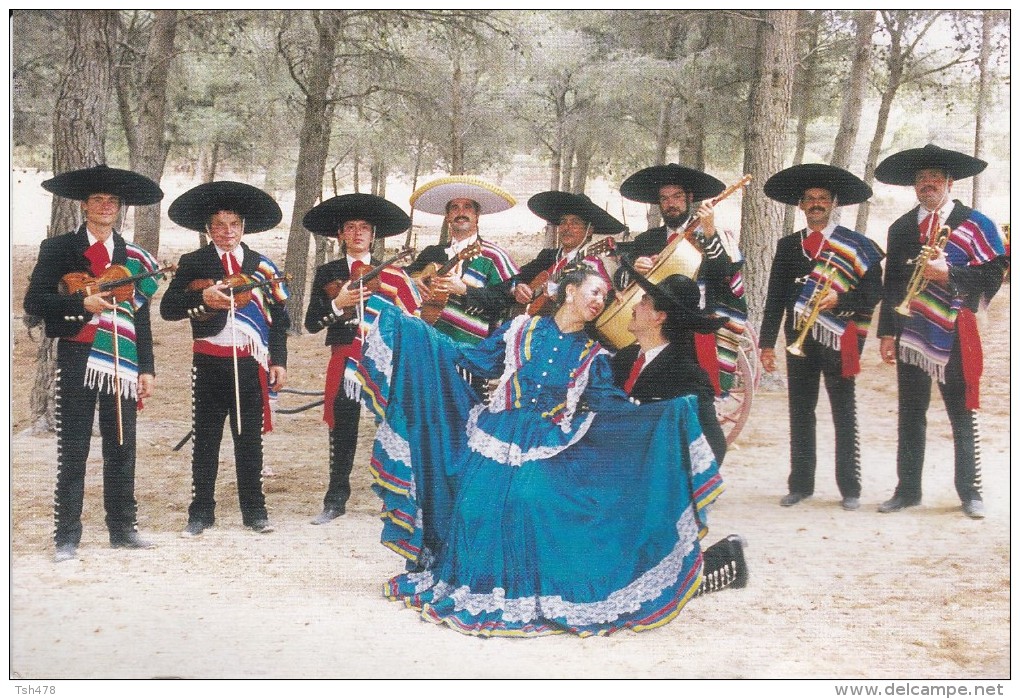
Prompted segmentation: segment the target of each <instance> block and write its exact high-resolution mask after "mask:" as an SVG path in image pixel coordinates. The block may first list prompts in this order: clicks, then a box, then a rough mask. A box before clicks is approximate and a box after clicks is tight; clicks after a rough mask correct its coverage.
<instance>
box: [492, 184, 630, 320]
mask: <svg viewBox="0 0 1020 699" xmlns="http://www.w3.org/2000/svg"><path fill="white" fill-rule="evenodd" d="M528 208H529V209H531V211H532V213H534V214H535V215H536V216H538V217H539V218H541V219H543V220H545V221H546V222H548V223H551V224H553V225H554V226H556V236H557V238H558V240H559V246H558V247H555V248H543V249H542V250H541V251H539V253H538V255H537V256H535V259H533V260H532V261H531V262H528V263H527V264H525V265H522V266H521V269H520V271H519V272H518V273H517V274H515V275H514V277H513V278H512V279H510V280H509V281H508V282H506V283H504V284H503V285H501V287H500V288H501V289H502V290H504V291H505V292H507V293H509V294H511V295H512V296H513V298H514V300H515V301H516V302H517V303H519V304H521V305H523V306H525V307H527V308H529V309H531V310H532V311H537V310H538V308H542V307H545V306H546V305H547V304H546V303H544V301H549V300H551V299H553V298H555V296H556V280H557V279H558V278H559V277H560V276H561V275H562V274H563V270H565V269H568V268H569V267H573V266H575V265H577V264H582V263H583V264H586V265H588V266H589V267H592V268H593V269H595V270H596V271H597V272H598V273H599V274H601V275H602V278H603V279H605V280H606V284H609V286H610V288H612V279H611V277H610V275H609V272H608V271H607V270H606V266H605V264H604V263H603V261H602V259H601V258H600V257H599V254H598V253H597V252H596V253H595V254H592V251H591V250H589V247H590V246H589V243H590V242H591V238H592V235H593V234H595V235H612V234H615V233H619V232H620V231H622V230H623V229H624V228H626V226H624V225H623V224H622V223H620V222H619V221H617V220H616V219H615V218H613V217H612V216H610V215H609V214H608V213H606V211H605V210H604V209H603V208H602V207H600V206H598V205H596V204H595V203H594V202H593V201H592V200H591V199H589V198H588V197H586V196H585V195H583V194H571V193H569V192H557V191H549V192H540V193H538V194H536V195H535V196H533V197H531V198H530V199H528ZM597 246H598V244H596V247H597ZM607 251H608V250H607ZM536 280H537V282H536ZM548 305H552V304H548Z"/></svg>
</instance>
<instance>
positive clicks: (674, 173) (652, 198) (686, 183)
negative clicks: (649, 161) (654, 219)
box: [620, 163, 726, 204]
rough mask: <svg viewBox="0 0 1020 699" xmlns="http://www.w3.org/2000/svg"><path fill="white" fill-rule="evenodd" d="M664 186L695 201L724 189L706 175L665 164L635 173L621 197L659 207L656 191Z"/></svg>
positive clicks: (721, 184) (718, 181)
mask: <svg viewBox="0 0 1020 699" xmlns="http://www.w3.org/2000/svg"><path fill="white" fill-rule="evenodd" d="M667 184H674V185H677V186H678V187H682V188H683V190H684V191H685V192H687V193H688V194H691V195H693V197H694V201H704V200H706V199H711V198H712V197H714V196H716V195H717V194H719V193H720V192H722V191H723V190H724V189H726V185H725V184H723V183H722V182H721V181H720V180H717V179H716V178H714V177H712V176H711V175H709V174H708V173H706V172H702V171H701V170H695V169H694V168H689V167H684V166H683V165H678V164H676V163H667V164H666V165H654V166H652V167H646V168H645V169H644V170H638V171H637V172H635V173H634V174H633V175H631V176H630V177H628V178H627V179H626V180H624V181H623V184H621V185H620V194H621V195H623V196H625V197H626V198H627V199H630V200H631V201H640V202H644V203H645V204H658V203H659V189H660V188H661V187H663V186H664V185H667Z"/></svg>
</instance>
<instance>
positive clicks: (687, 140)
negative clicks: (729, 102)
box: [662, 100, 705, 170]
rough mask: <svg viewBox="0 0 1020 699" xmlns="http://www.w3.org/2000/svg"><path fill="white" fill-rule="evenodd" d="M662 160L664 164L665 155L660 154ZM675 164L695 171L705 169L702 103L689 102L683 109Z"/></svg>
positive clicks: (703, 107) (703, 108)
mask: <svg viewBox="0 0 1020 699" xmlns="http://www.w3.org/2000/svg"><path fill="white" fill-rule="evenodd" d="M670 101H671V102H672V100H670ZM662 158H663V162H665V161H666V154H665V153H663V154H662ZM677 162H679V163H680V164H682V165H686V166H687V167H692V168H694V169H695V170H704V169H705V103H704V102H701V101H698V102H691V103H690V104H688V105H686V108H685V109H684V113H683V132H682V134H681V136H680V137H679V139H678V140H677Z"/></svg>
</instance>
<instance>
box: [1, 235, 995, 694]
mask: <svg viewBox="0 0 1020 699" xmlns="http://www.w3.org/2000/svg"><path fill="white" fill-rule="evenodd" d="M250 242H251V243H252V244H253V245H255V246H256V247H262V246H263V243H262V241H256V240H252V241H250ZM186 244H191V243H190V242H186ZM267 244H268V243H267ZM185 249H186V248H185ZM163 252H164V253H166V250H164V251H163ZM266 252H269V253H270V254H274V251H273V250H272V249H267V250H266ZM35 254H36V246H35V245H34V244H33V245H15V246H13V248H12V256H13V273H14V274H13V280H14V282H13V287H14V288H13V295H14V298H13V303H12V309H13V313H14V316H15V319H14V321H13V328H12V329H13V378H12V400H11V406H12V444H11V462H12V471H11V472H12V476H11V486H12V490H11V523H12V534H11V539H12V548H11V574H10V585H11V589H10V604H11V608H10V624H11V625H10V663H11V677H12V678H15V679H33V678H34V679H41V678H49V679H58V678H152V677H184V678H524V677H529V678H818V679H825V678H858V679H865V678H871V679H879V678H912V677H926V678H944V679H961V678H970V679H984V678H1005V677H1009V676H1010V664H1009V660H1010V636H1009V634H1010V607H1009V597H1010V573H1009V560H1010V548H1009V544H1010V538H1009V518H1010V494H1009V491H1010V478H1009V430H1008V424H1009V381H1008V377H1009V333H1008V327H1009V306H1010V303H1009V287H1008V286H1007V287H1004V290H1003V292H1002V293H1000V294H999V296H998V298H996V299H995V301H994V303H993V304H992V305H991V307H990V309H989V311H988V312H987V314H985V315H984V316H983V317H982V324H983V329H984V339H985V380H984V391H983V396H982V398H983V406H984V411H983V413H982V415H981V428H982V440H983V441H982V451H981V455H982V462H983V472H982V473H983V482H984V490H985V497H986V502H987V505H988V513H989V514H988V518H987V519H985V520H983V521H974V520H970V519H967V518H965V517H964V516H963V515H962V514H961V512H960V508H959V502H958V501H957V498H956V495H955V492H954V490H953V483H952V481H953V468H952V445H951V441H950V439H949V438H948V434H949V427H948V422H947V421H946V418H945V412H944V410H943V408H942V405H941V401H940V400H939V399H938V398H936V399H935V401H934V404H933V407H932V409H931V411H930V413H929V435H930V439H929V444H928V451H927V455H926V456H927V469H926V473H925V499H924V504H923V506H921V507H918V508H915V509H912V510H908V511H906V512H903V513H899V514H892V515H882V514H878V513H877V512H876V511H875V507H876V506H877V504H878V503H879V502H881V501H883V500H885V499H886V498H887V497H889V496H890V494H891V493H892V490H893V488H894V486H895V446H896V444H895V442H896V429H895V421H896V409H895V406H896V394H895V379H894V373H893V369H892V368H889V367H884V366H882V365H880V363H879V361H878V358H877V352H876V351H875V350H876V346H877V343H875V342H874V339H872V340H871V341H870V344H869V346H868V348H867V351H866V356H865V357H864V359H863V374H862V376H861V378H860V379H859V388H858V410H859V416H860V422H861V425H862V445H861V447H862V456H863V469H862V470H863V481H864V494H863V498H862V502H863V506H862V508H861V509H860V510H859V511H857V512H844V511H843V510H841V509H840V507H839V504H838V493H837V490H836V486H835V482H834V477H833V474H832V466H831V464H832V426H831V422H830V420H829V417H828V408H827V404H826V403H825V399H824V398H823V399H822V405H821V407H820V409H819V423H820V428H819V432H820V436H819V443H820V445H821V446H820V464H821V466H820V468H819V478H818V489H817V492H816V495H815V497H814V498H813V499H811V500H809V501H807V502H805V503H803V504H801V505H799V506H797V507H794V508H790V509H784V508H780V507H779V506H778V500H779V498H780V497H781V496H782V495H783V494H784V493H785V492H786V486H785V484H786V475H787V469H788V458H789V452H788V447H787V422H786V420H787V417H786V397H785V395H784V394H783V393H782V392H778V391H777V392H771V393H759V394H758V395H757V396H756V397H755V399H754V404H753V411H752V415H751V418H750V421H749V424H748V425H747V427H746V428H745V430H744V433H743V434H742V435H741V437H740V440H739V442H738V444H737V446H736V447H735V448H733V449H732V450H731V452H730V454H729V455H728V458H727V461H726V464H725V467H724V469H723V474H724V477H725V479H726V483H727V490H726V492H725V493H724V495H723V496H722V498H721V499H720V500H719V501H718V502H717V504H716V506H715V507H714V510H713V512H712V513H711V516H710V526H711V532H710V533H709V535H708V537H707V541H708V542H713V541H715V540H717V539H718V538H720V537H722V536H725V535H726V534H729V533H732V532H739V533H741V534H743V535H744V536H745V538H746V539H747V540H748V542H749V548H748V549H747V560H748V565H749V568H750V573H751V582H750V585H749V586H748V587H747V588H746V589H744V590H739V591H725V592H723V593H720V594H716V595H710V596H707V597H704V598H700V599H697V600H694V601H693V602H692V603H691V604H689V605H688V607H687V608H686V609H685V610H684V612H683V613H682V614H681V615H680V616H679V617H678V618H677V619H676V620H674V621H673V622H672V623H670V624H668V625H666V626H665V627H662V628H660V629H656V630H653V631H650V632H646V633H640V634H635V633H631V632H621V633H619V634H616V635H615V636H612V637H609V638H591V639H578V638H575V637H569V636H559V637H549V638H543V639H531V640H520V639H514V640H509V639H491V640H481V639H476V638H471V637H465V636H461V635H460V634H457V633H455V632H453V631H451V630H449V629H447V628H442V627H437V626H433V625H431V624H427V623H424V622H422V621H420V620H419V619H418V617H417V616H416V615H415V614H414V613H413V612H411V611H409V610H406V609H404V608H402V607H401V606H399V605H397V604H394V603H391V602H388V601H386V600H385V599H384V598H383V597H382V596H381V594H380V590H381V585H382V583H383V581H384V580H385V579H386V578H387V577H389V576H391V575H393V574H396V573H398V572H400V571H401V569H402V562H401V560H400V559H399V558H398V557H397V556H396V555H395V554H393V553H391V552H390V551H388V550H387V549H385V548H383V547H382V546H381V545H380V544H379V543H378V537H379V530H380V523H379V521H378V519H377V516H376V515H377V511H378V504H377V499H376V497H375V496H374V495H373V493H372V492H371V490H370V489H369V485H370V478H369V475H368V471H367V468H366V459H367V456H366V455H367V454H368V452H369V448H370V442H371V439H372V436H373V434H374V428H373V426H372V424H371V422H370V421H368V420H367V419H366V420H364V421H363V424H362V441H361V443H360V445H359V459H358V462H357V466H356V470H355V474H354V494H353V497H352V500H351V502H350V503H349V505H348V512H347V515H346V516H344V517H342V518H341V519H339V520H337V521H335V522H334V523H332V524H330V525H327V526H319V527H316V526H310V524H309V520H310V519H311V517H313V516H314V515H315V514H316V513H317V512H318V511H319V509H320V504H321V498H322V495H323V493H324V490H325V486H326V477H327V461H326V460H327V444H326V429H325V426H324V425H323V424H322V422H321V412H320V410H319V409H313V410H310V411H307V412H303V413H298V414H296V415H279V416H278V417H277V425H278V426H277V430H276V431H274V432H273V433H272V434H270V435H268V436H267V437H266V454H267V464H268V465H269V466H270V467H271V469H272V471H273V474H274V475H272V476H270V477H268V478H267V479H266V483H265V490H266V493H267V501H268V505H269V508H270V513H271V518H272V521H273V523H274V524H275V526H276V528H277V531H276V532H275V533H273V534H269V535H258V534H254V533H252V532H250V531H248V530H246V529H244V528H243V527H242V526H241V522H240V515H239V512H238V507H237V498H236V487H235V480H234V474H233V460H232V450H231V447H230V446H229V444H228V445H226V446H225V448H224V453H223V454H221V468H220V478H219V483H218V490H217V494H218V502H219V507H218V511H217V526H216V527H215V528H214V529H211V530H209V531H208V532H207V533H206V534H204V535H203V536H202V537H201V538H198V539H193V540H192V539H182V538H181V537H180V535H179V534H180V531H181V530H182V529H183V528H184V526H185V523H186V520H187V506H188V502H189V497H190V490H191V486H190V447H185V448H184V449H183V450H181V451H177V452H175V451H173V450H172V447H173V446H174V445H175V444H176V443H177V442H178V441H179V440H180V439H181V438H182V437H183V436H184V435H185V434H186V433H187V432H188V430H189V428H190V391H189V385H188V379H187V377H188V371H189V365H190V337H189V333H188V332H187V328H186V324H185V323H183V322H182V323H176V324H171V323H166V322H163V321H162V320H159V319H157V320H155V323H154V334H155V336H156V338H157V339H156V343H157V344H156V357H157V368H158V378H157V390H158V398H157V399H156V400H152V401H150V402H149V403H148V405H147V406H146V408H145V410H144V411H143V413H142V414H141V417H140V420H139V439H138V473H137V498H138V503H139V527H140V530H141V531H142V532H143V534H144V535H145V536H146V537H148V538H150V539H151V540H153V541H154V542H155V543H156V544H157V546H158V547H157V548H155V549H153V550H148V551H140V552H127V551H123V550H112V549H110V548H109V547H108V541H107V535H106V531H105V527H104V524H103V507H102V481H101V472H102V468H101V461H100V459H99V456H98V452H99V440H98V438H96V439H94V440H93V450H92V451H93V456H92V457H91V458H90V462H89V471H88V477H87V484H86V501H85V512H84V528H85V533H84V538H83V540H82V545H81V548H80V555H81V559H80V561H74V562H67V563H63V564H60V565H56V564H54V562H53V558H52V557H53V545H52V540H51V534H52V507H53V484H54V477H55V463H56V447H55V438H54V437H53V436H52V435H44V436H32V435H30V434H26V433H25V429H26V428H27V427H28V425H29V420H28V415H29V408H28V396H29V391H30V387H31V379H32V376H33V373H34V370H35V353H36V348H37V345H36V343H35V342H34V341H33V340H32V339H31V338H29V336H28V334H27V332H26V330H25V328H24V326H23V325H22V323H21V321H20V316H21V313H22V310H21V299H22V295H23V292H24V287H25V284H26V278H27V275H28V273H29V271H30V270H31V266H32V264H33V263H34V257H35ZM173 259H176V258H175V257H174V258H173ZM526 259H530V258H526ZM160 293H161V292H160ZM290 356H291V358H292V359H291V362H290V367H289V383H290V385H291V386H292V387H295V388H302V389H308V390H318V389H320V388H321V386H322V384H323V380H324V372H325V359H326V356H327V353H326V349H325V347H324V346H323V344H322V336H321V335H313V336H309V335H303V336H299V337H294V338H292V339H291V350H290ZM306 400H308V399H304V398H300V397H298V396H293V395H284V396H283V397H282V399H281V407H294V406H296V405H300V404H302V403H303V402H305V401H306Z"/></svg>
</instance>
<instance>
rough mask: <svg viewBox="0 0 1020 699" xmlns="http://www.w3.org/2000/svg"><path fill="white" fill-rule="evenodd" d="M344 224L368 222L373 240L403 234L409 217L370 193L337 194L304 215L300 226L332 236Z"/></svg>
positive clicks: (387, 201)
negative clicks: (371, 229)
mask: <svg viewBox="0 0 1020 699" xmlns="http://www.w3.org/2000/svg"><path fill="white" fill-rule="evenodd" d="M347 221H368V222H369V223H370V224H372V225H373V226H374V227H375V235H376V237H377V238H385V237H387V236H390V235H396V234H397V233H403V232H404V231H406V230H407V229H408V227H409V226H410V225H411V218H410V217H409V216H408V215H407V214H405V213H404V211H403V210H402V209H401V208H400V207H399V206H397V205H396V204H394V203H393V202H391V201H389V200H387V199H383V198H382V197H377V196H376V195H374V194H361V193H355V194H341V195H340V196H338V197H333V198H332V199H327V200H326V201H324V202H322V203H321V204H319V205H318V206H316V207H314V208H313V209H311V210H310V211H309V212H308V213H307V214H305V217H304V219H302V221H301V223H302V225H304V227H305V228H307V229H308V230H310V231H311V232H312V233H316V234H318V235H328V236H330V237H335V236H336V234H337V231H338V230H340V228H341V227H343V225H344V223H346V222H347Z"/></svg>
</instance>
